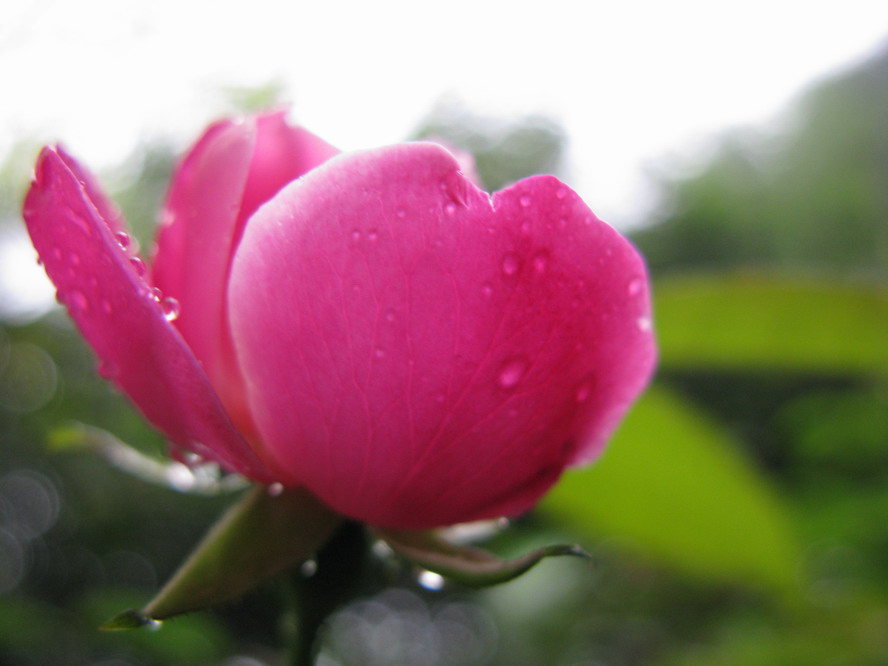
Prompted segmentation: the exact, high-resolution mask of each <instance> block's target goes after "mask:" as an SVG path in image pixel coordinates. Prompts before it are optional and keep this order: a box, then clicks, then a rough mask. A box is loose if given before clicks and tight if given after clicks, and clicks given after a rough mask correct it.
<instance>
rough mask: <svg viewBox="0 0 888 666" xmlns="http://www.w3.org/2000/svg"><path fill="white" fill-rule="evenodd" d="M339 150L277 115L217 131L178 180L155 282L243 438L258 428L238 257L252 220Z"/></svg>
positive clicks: (229, 123) (218, 127) (220, 124)
mask: <svg viewBox="0 0 888 666" xmlns="http://www.w3.org/2000/svg"><path fill="white" fill-rule="evenodd" d="M334 152H335V149H333V148H332V147H331V146H329V145H327V144H326V143H324V142H323V141H321V140H320V139H319V138H317V137H315V136H314V135H312V134H311V133H309V132H307V131H306V130H304V129H301V128H295V127H291V126H289V125H287V123H286V122H285V120H284V113H283V112H276V113H270V114H266V115H262V116H258V117H251V118H248V119H246V120H244V121H242V122H236V121H232V120H224V121H220V122H218V123H216V124H215V125H213V126H211V127H210V128H209V129H208V130H207V131H206V133H205V134H204V135H203V137H202V138H201V139H200V140H199V141H198V143H197V144H196V145H195V146H194V148H192V150H191V151H190V152H189V153H188V155H186V157H185V158H184V159H183V160H182V162H181V163H180V165H179V166H178V168H177V169H176V172H175V174H174V176H173V183H172V187H171V190H170V194H169V197H168V199H167V203H166V208H165V211H164V216H163V227H162V229H161V232H160V235H159V237H158V243H157V253H156V256H155V258H154V261H153V266H152V272H153V278H154V280H155V282H156V283H157V285H158V286H159V287H160V288H161V289H162V290H163V291H164V293H167V294H170V295H172V296H174V297H175V298H176V299H177V300H178V301H179V302H180V304H181V306H182V314H181V316H180V317H179V319H178V320H177V322H176V326H177V327H178V329H179V330H180V331H181V333H182V335H183V336H184V337H185V339H186V340H187V341H188V344H189V345H190V346H191V348H192V349H193V351H194V353H195V355H196V356H197V358H198V359H200V361H201V362H202V363H203V366H204V368H205V370H206V372H207V374H208V376H209V377H210V380H211V381H212V383H213V385H214V386H215V387H216V389H217V391H218V392H219V394H220V396H221V398H222V401H223V402H224V403H225V406H226V408H227V409H228V411H229V413H230V414H231V415H232V417H233V418H234V420H235V423H237V424H238V426H239V427H240V428H241V430H242V431H243V432H248V433H249V432H252V430H253V427H252V421H251V418H250V415H249V412H248V409H247V406H246V404H245V403H244V397H243V396H244V391H243V381H242V379H241V376H240V371H239V369H238V367H237V359H236V358H235V355H234V352H233V349H232V345H231V339H230V335H229V333H228V316H227V311H226V308H225V292H226V286H227V282H228V274H229V270H230V264H231V257H232V254H233V252H234V249H235V248H236V247H237V243H238V241H239V239H240V236H241V233H242V231H243V226H244V224H245V223H246V220H247V219H248V218H249V216H250V215H251V214H252V213H253V212H254V211H255V210H256V209H257V208H258V207H259V206H260V205H261V204H262V203H264V202H265V201H266V200H267V199H269V198H271V197H272V196H273V195H274V194H275V193H276V192H277V191H278V190H279V189H280V188H281V187H283V186H284V185H285V184H286V183H288V182H290V181H291V180H294V179H295V178H298V177H299V176H301V175H302V174H303V173H305V172H306V171H307V170H309V169H311V168H313V167H314V166H316V165H317V164H320V163H321V162H323V161H324V160H325V159H327V157H329V156H331V155H332V154H333V153H334Z"/></svg>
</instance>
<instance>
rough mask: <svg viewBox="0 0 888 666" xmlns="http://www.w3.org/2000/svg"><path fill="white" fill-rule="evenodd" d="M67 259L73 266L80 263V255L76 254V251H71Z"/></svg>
mask: <svg viewBox="0 0 888 666" xmlns="http://www.w3.org/2000/svg"><path fill="white" fill-rule="evenodd" d="M68 259H70V260H71V263H72V264H73V265H74V266H79V265H80V255H79V254H77V253H76V252H72V253H71V254H70V255H68Z"/></svg>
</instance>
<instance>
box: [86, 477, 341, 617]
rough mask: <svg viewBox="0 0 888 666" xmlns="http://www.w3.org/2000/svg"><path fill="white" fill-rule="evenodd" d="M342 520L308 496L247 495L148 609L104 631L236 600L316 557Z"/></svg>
mask: <svg viewBox="0 0 888 666" xmlns="http://www.w3.org/2000/svg"><path fill="white" fill-rule="evenodd" d="M341 520H342V519H341V518H340V517H339V516H338V515H337V514H335V513H333V511H331V510H330V509H328V508H327V507H326V506H325V505H323V504H321V502H319V501H318V500H317V499H316V498H315V497H314V496H312V495H311V494H310V493H308V491H306V490H304V489H302V488H297V489H293V490H285V491H283V492H280V493H272V492H270V491H269V489H268V488H266V487H264V486H255V487H253V488H252V489H250V490H249V491H247V492H246V493H245V494H244V495H243V497H242V498H241V499H240V501H239V502H238V503H237V504H235V505H234V506H232V507H231V508H230V509H229V510H228V511H227V512H226V513H225V514H224V515H223V516H222V518H221V519H220V520H219V521H218V522H217V523H216V524H215V525H214V526H213V527H212V528H211V529H210V531H209V532H208V533H207V535H206V536H205V537H204V539H203V541H202V542H201V543H200V544H199V545H198V546H197V548H196V549H195V550H194V552H193V553H192V554H191V556H190V557H189V558H188V559H187V560H186V561H185V563H184V564H183V565H182V566H181V567H180V568H179V570H178V571H177V572H176V573H175V574H174V575H173V577H172V578H171V579H170V581H169V582H168V583H167V584H166V585H165V586H164V587H163V588H162V589H161V590H160V592H159V593H158V594H157V596H156V597H154V599H152V600H151V601H150V602H149V603H148V605H147V606H145V608H143V609H142V610H138V611H124V612H123V613H120V614H119V615H117V616H115V617H114V618H112V619H111V620H109V621H108V622H106V623H105V625H104V627H103V628H105V629H134V628H138V627H142V626H146V625H150V624H154V623H155V622H156V621H157V620H163V619H166V618H169V617H172V616H174V615H180V614H182V613H188V612H191V611H196V610H202V609H205V608H209V607H211V606H216V605H219V604H222V603H225V602H228V601H232V600H233V599H236V598H238V597H240V596H241V595H243V594H244V593H246V592H248V591H249V590H251V589H253V588H254V587H256V586H257V585H259V584H260V583H262V582H263V581H264V580H266V579H268V578H271V577H272V576H274V575H275V574H277V573H280V572H281V571H283V570H285V569H288V568H290V567H292V566H295V565H297V564H299V563H300V562H303V561H305V560H306V559H308V558H309V557H311V556H312V555H313V554H314V553H315V552H316V551H317V550H318V549H319V548H320V547H321V546H323V545H324V543H325V542H326V541H327V539H328V538H329V537H330V536H331V534H332V533H333V531H334V530H335V528H336V527H337V526H338V525H339V523H340V522H341Z"/></svg>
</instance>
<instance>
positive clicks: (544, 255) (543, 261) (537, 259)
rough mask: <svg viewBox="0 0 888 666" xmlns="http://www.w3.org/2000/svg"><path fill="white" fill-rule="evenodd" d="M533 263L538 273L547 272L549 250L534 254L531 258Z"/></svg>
mask: <svg viewBox="0 0 888 666" xmlns="http://www.w3.org/2000/svg"><path fill="white" fill-rule="evenodd" d="M531 263H532V264H533V270H534V272H535V273H536V274H537V275H542V274H543V273H545V272H546V268H547V267H548V265H549V253H548V252H545V251H543V252H538V253H537V254H535V255H534V257H533V259H532V260H531Z"/></svg>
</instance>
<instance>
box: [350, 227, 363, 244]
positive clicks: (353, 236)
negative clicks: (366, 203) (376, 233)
mask: <svg viewBox="0 0 888 666" xmlns="http://www.w3.org/2000/svg"><path fill="white" fill-rule="evenodd" d="M351 239H352V240H353V241H354V242H355V243H357V242H358V241H359V240H361V231H360V229H352V232H351Z"/></svg>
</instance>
